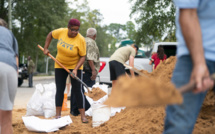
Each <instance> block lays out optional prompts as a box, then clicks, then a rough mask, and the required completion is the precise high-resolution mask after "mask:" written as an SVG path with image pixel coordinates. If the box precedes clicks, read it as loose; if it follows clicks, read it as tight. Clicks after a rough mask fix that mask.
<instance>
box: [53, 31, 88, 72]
mask: <svg viewBox="0 0 215 134" xmlns="http://www.w3.org/2000/svg"><path fill="white" fill-rule="evenodd" d="M52 37H53V38H54V39H58V42H57V56H56V59H57V60H58V61H59V62H60V63H61V64H63V65H64V66H65V67H66V68H67V69H74V68H75V66H76V65H77V63H78V61H79V59H80V56H85V55H86V42H85V39H84V37H83V36H82V35H81V34H79V33H78V35H77V36H76V37H74V38H69V36H68V28H59V29H56V30H53V31H52ZM55 68H62V67H61V66H59V65H58V64H57V63H56V62H55ZM79 69H80V70H83V65H82V66H81V67H80V68H79Z"/></svg>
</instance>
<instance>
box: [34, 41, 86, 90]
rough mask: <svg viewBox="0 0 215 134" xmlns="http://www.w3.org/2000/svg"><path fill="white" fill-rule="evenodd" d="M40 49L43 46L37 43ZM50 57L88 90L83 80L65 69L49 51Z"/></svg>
mask: <svg viewBox="0 0 215 134" xmlns="http://www.w3.org/2000/svg"><path fill="white" fill-rule="evenodd" d="M37 46H38V47H39V48H40V49H41V50H42V51H44V48H43V47H41V46H40V45H37ZM47 55H48V56H49V57H50V58H52V60H54V61H55V62H56V63H57V64H58V65H60V66H61V67H62V68H63V69H65V70H66V71H67V72H68V73H69V75H70V76H71V77H74V78H75V79H76V80H78V81H79V82H81V83H82V84H83V85H84V86H85V87H86V88H87V91H88V92H90V89H89V87H88V86H87V85H86V84H85V83H84V82H83V81H81V80H80V79H79V78H78V77H77V76H75V75H74V74H73V73H72V72H71V71H70V70H69V69H67V68H66V67H65V66H64V65H62V64H61V63H60V62H59V61H58V60H57V59H55V58H54V57H53V56H52V55H51V54H50V53H48V54H47Z"/></svg>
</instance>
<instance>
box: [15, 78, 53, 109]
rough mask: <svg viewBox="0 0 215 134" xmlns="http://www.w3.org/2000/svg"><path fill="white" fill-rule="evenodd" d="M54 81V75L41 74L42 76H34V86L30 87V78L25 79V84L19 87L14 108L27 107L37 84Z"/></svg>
mask: <svg viewBox="0 0 215 134" xmlns="http://www.w3.org/2000/svg"><path fill="white" fill-rule="evenodd" d="M51 82H54V76H47V77H44V76H41V77H38V76H37V77H33V87H32V88H29V87H28V80H24V82H23V84H22V85H21V86H20V87H18V89H17V93H16V97H15V101H14V108H15V109H18V108H26V106H27V103H28V101H29V100H30V98H31V97H32V95H33V93H34V91H35V85H36V84H39V83H41V84H48V83H51Z"/></svg>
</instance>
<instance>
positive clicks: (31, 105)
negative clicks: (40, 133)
mask: <svg viewBox="0 0 215 134" xmlns="http://www.w3.org/2000/svg"><path fill="white" fill-rule="evenodd" d="M35 87H36V90H35V92H34V94H33V96H32V97H31V99H30V101H29V102H28V104H27V113H26V115H28V116H30V115H34V116H38V115H39V116H43V115H44V116H45V118H50V117H52V116H55V114H56V108H55V94H56V86H55V83H50V84H44V85H42V84H37V85H36V86H35Z"/></svg>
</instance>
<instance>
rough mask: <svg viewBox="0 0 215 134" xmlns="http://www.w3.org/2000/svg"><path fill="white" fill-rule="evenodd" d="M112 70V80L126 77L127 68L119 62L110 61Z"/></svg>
mask: <svg viewBox="0 0 215 134" xmlns="http://www.w3.org/2000/svg"><path fill="white" fill-rule="evenodd" d="M109 68H110V80H111V81H112V80H117V78H118V77H119V76H121V75H125V67H124V66H123V64H122V63H120V62H118V61H115V60H113V61H110V62H109Z"/></svg>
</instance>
